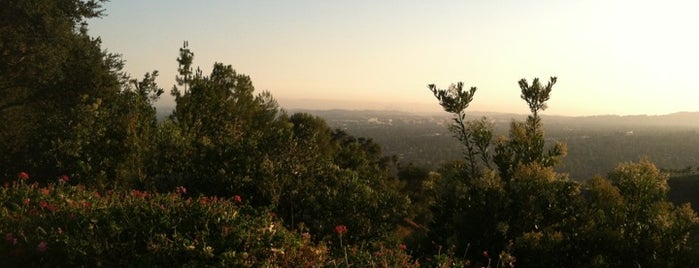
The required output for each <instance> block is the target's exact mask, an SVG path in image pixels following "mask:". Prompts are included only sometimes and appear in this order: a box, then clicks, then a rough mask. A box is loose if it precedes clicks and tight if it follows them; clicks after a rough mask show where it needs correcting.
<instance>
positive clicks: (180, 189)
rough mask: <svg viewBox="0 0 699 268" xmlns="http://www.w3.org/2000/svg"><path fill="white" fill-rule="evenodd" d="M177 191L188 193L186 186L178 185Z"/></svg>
mask: <svg viewBox="0 0 699 268" xmlns="http://www.w3.org/2000/svg"><path fill="white" fill-rule="evenodd" d="M175 192H177V193H180V194H187V188H184V186H177V187H176V188H175Z"/></svg>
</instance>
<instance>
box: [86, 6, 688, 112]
mask: <svg viewBox="0 0 699 268" xmlns="http://www.w3.org/2000/svg"><path fill="white" fill-rule="evenodd" d="M104 8H105V9H106V16H105V17H103V18H99V19H91V20H90V21H89V29H90V31H89V32H90V34H91V35H93V36H95V37H96V36H99V37H100V38H101V39H102V42H103V43H102V47H103V48H104V49H106V50H107V51H108V52H111V53H117V54H121V55H122V56H123V58H124V59H125V60H126V68H125V69H126V71H127V72H129V73H130V74H131V75H133V76H134V77H142V75H143V74H144V73H146V72H149V71H152V70H158V71H159V72H160V77H159V78H158V83H159V85H160V86H161V87H162V88H164V89H165V90H166V92H169V91H170V89H171V88H172V87H173V85H174V84H175V74H176V72H177V62H176V58H177V56H178V52H179V48H180V47H181V46H182V44H183V41H185V40H186V41H188V43H189V48H190V49H191V50H192V51H193V52H194V65H195V66H199V67H200V68H201V69H202V70H203V71H204V73H205V74H206V73H209V72H210V71H211V68H212V66H213V64H214V63H215V62H222V63H224V64H230V65H232V66H233V68H234V69H236V70H237V71H238V72H239V73H244V74H247V75H249V76H250V77H251V79H252V81H253V83H254V85H255V88H256V90H257V91H263V90H266V91H269V92H271V93H272V95H273V96H274V97H275V98H277V99H278V100H279V102H280V104H281V105H282V107H284V108H287V109H293V108H324V109H327V108H343V109H396V110H404V111H416V112H417V111H427V110H435V111H436V110H439V105H438V103H437V101H436V99H434V97H433V96H432V94H431V92H429V91H428V89H427V84H432V83H434V84H436V85H437V86H438V87H439V88H447V87H448V86H449V85H450V84H452V83H456V82H459V81H462V82H464V83H465V85H466V86H468V87H471V86H475V87H477V88H478V90H477V92H476V95H475V98H474V101H473V102H472V104H471V107H470V108H469V110H471V111H482V112H507V113H527V112H528V110H527V106H526V104H525V103H524V101H522V100H521V99H520V89H519V86H518V84H517V81H519V80H520V79H522V78H525V79H527V80H528V81H529V82H531V81H532V80H533V79H534V78H536V77H538V78H540V79H541V80H543V81H548V79H549V77H551V76H556V77H558V82H557V84H556V85H555V86H554V88H553V91H552V96H551V100H550V101H549V102H548V107H549V108H548V109H547V110H546V111H545V112H544V114H549V115H603V114H619V115H631V114H634V115H635V114H668V113H674V112H681V111H699V79H698V78H699V66H698V64H699V52H698V51H699V34H697V30H696V27H697V26H699V16H697V15H696V14H695V13H696V11H697V10H699V2H697V1H689V0H682V1H681V0H664V1H643V0H635V1H632V0H628V1H627V0H619V1H613V0H586V1H577V0H576V1H568V0H550V1H547V0H542V1H519V0H492V1H471V0H460V1H442V0H433V1H422V0H403V1H397V0H381V1H376V0H354V1H331V0H324V1H322V0H317V1H304V0H300V1H281V0H278V1H274V0H250V1H242V0H240V1H231V0H209V1H181V0H148V1H143V0H112V1H111V2H108V3H106V4H105V5H104ZM157 105H158V106H160V107H171V106H174V101H173V99H172V97H170V96H163V98H162V99H161V100H160V101H159V103H158V104H157Z"/></svg>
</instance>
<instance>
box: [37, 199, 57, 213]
mask: <svg viewBox="0 0 699 268" xmlns="http://www.w3.org/2000/svg"><path fill="white" fill-rule="evenodd" d="M39 207H41V208H43V209H47V210H49V211H51V212H54V211H56V208H58V207H57V206H56V205H51V204H49V203H48V202H44V201H42V202H39Z"/></svg>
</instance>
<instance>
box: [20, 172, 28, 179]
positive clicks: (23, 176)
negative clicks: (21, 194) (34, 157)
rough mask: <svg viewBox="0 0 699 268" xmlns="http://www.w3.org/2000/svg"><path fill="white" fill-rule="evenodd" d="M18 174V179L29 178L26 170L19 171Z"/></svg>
mask: <svg viewBox="0 0 699 268" xmlns="http://www.w3.org/2000/svg"><path fill="white" fill-rule="evenodd" d="M18 176H19V178H20V179H22V180H25V181H26V180H28V179H29V174H27V172H20V173H19V175H18Z"/></svg>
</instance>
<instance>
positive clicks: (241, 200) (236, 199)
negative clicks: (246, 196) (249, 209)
mask: <svg viewBox="0 0 699 268" xmlns="http://www.w3.org/2000/svg"><path fill="white" fill-rule="evenodd" d="M233 200H235V202H238V203H242V202H243V198H242V197H240V196H239V195H235V196H233Z"/></svg>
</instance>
